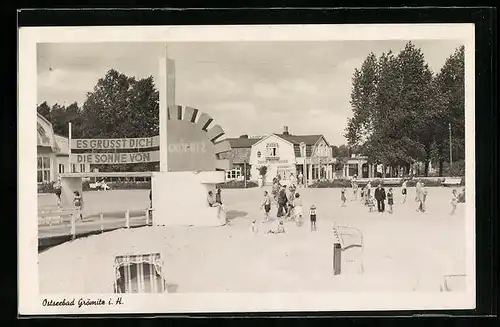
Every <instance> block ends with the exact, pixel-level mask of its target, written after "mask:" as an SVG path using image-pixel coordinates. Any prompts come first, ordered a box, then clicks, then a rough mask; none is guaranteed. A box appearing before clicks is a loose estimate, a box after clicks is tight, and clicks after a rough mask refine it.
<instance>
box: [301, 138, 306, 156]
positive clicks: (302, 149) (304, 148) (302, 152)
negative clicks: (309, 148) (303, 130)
mask: <svg viewBox="0 0 500 327" xmlns="http://www.w3.org/2000/svg"><path fill="white" fill-rule="evenodd" d="M300 156H301V157H305V156H306V144H305V143H304V142H300Z"/></svg>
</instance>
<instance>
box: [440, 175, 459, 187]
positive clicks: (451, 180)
mask: <svg viewBox="0 0 500 327" xmlns="http://www.w3.org/2000/svg"><path fill="white" fill-rule="evenodd" d="M461 183H462V178H461V177H446V178H445V179H444V181H443V182H442V183H441V185H443V186H458V185H460V184H461Z"/></svg>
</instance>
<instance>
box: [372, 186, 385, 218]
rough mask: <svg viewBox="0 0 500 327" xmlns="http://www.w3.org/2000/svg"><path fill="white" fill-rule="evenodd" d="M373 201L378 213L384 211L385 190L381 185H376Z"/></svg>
mask: <svg viewBox="0 0 500 327" xmlns="http://www.w3.org/2000/svg"><path fill="white" fill-rule="evenodd" d="M374 195H375V200H377V209H378V212H384V211H385V198H386V194H385V189H384V188H383V187H382V184H378V187H377V188H376V189H375V194H374Z"/></svg>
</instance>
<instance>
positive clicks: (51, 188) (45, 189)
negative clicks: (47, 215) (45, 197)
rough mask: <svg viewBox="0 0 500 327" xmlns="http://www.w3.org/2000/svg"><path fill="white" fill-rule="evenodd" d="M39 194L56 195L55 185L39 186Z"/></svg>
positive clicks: (42, 184) (45, 184) (41, 184)
mask: <svg viewBox="0 0 500 327" xmlns="http://www.w3.org/2000/svg"><path fill="white" fill-rule="evenodd" d="M38 193H55V190H54V184H53V183H40V184H38Z"/></svg>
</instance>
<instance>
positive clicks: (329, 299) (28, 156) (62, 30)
mask: <svg viewBox="0 0 500 327" xmlns="http://www.w3.org/2000/svg"><path fill="white" fill-rule="evenodd" d="M381 39H383V40H389V39H391V40H396V39H399V40H422V39H426V40H431V39H432V40H437V39H442V40H444V39H460V40H463V44H464V45H465V58H466V59H465V63H466V65H465V68H466V70H465V71H466V100H465V102H466V103H465V107H466V110H465V117H466V140H467V144H466V158H467V160H466V172H467V176H466V185H467V186H466V188H467V193H466V194H467V202H466V216H467V217H466V231H465V234H466V244H467V253H466V258H467V260H466V262H467V292H464V293H422V292H415V293H357V292H356V293H258V294H257V293H232V294H228V293H223V294H222V293H221V294H219V293H215V294H214V293H192V294H165V295H155V294H147V295H143V294H132V295H125V294H124V295H122V296H121V297H122V300H123V302H124V305H123V306H114V307H113V306H103V307H99V306H89V307H86V306H85V307H82V308H78V306H76V307H44V306H43V305H42V301H43V299H44V298H47V299H63V298H66V299H67V300H71V299H73V298H75V299H76V301H77V302H78V299H80V298H82V299H96V298H103V299H105V300H107V299H109V298H112V299H116V298H117V295H116V294H94V295H89V294H85V295H81V294H66V295H64V294H57V295H54V296H50V295H44V296H40V295H39V292H38V289H39V287H38V283H39V280H38V278H39V275H38V251H37V244H38V239H37V234H38V232H37V228H38V227H37V222H36V219H34V218H33V217H36V216H37V213H36V207H37V205H36V203H37V200H36V198H37V189H36V183H34V182H33V181H34V180H36V146H35V145H36V115H35V111H36V107H37V78H36V76H37V74H36V72H37V69H36V68H37V67H36V60H37V59H36V58H37V56H36V44H37V43H59V42H78V43H81V42H215V41H228V42H230V41H329V40H330V41H333V40H338V41H340V40H381ZM474 53H475V44H474V25H473V24H385V25H378V24H366V25H353V24H347V25H279V26H278V25H274V26H264V25H262V26H244V25H235V26H127V27H23V28H21V29H20V31H19V63H18V69H19V87H18V97H19V108H18V113H19V120H18V131H19V132H18V167H19V172H20V173H19V174H18V183H19V184H18V185H19V188H18V197H19V201H18V212H19V215H18V253H19V257H18V280H19V285H18V293H19V307H18V310H19V313H20V314H88V313H95V314H98V313H162V312H165V313H169V312H239V311H242V312H258V311H262V312H272V311H355V310H417V309H471V308H474V307H475V291H476V289H475V278H476V277H475V197H474V196H471V195H474V194H475V163H474V158H475V146H474V145H475V144H474V143H475V133H474V132H475V131H474V128H475V124H474V122H475V103H474V85H475V84H474V73H475V70H474V60H475V59H474ZM160 297H161V301H159V300H160Z"/></svg>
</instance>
